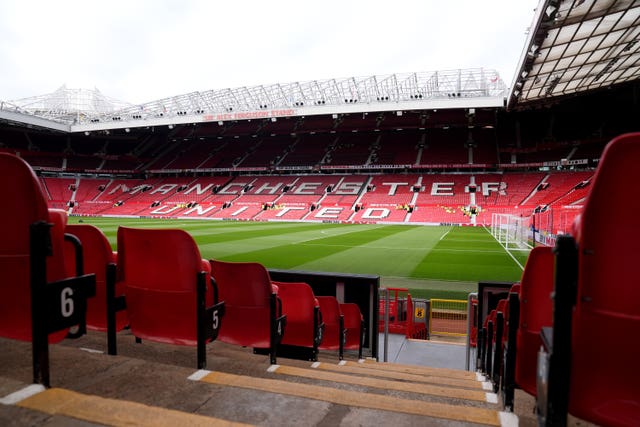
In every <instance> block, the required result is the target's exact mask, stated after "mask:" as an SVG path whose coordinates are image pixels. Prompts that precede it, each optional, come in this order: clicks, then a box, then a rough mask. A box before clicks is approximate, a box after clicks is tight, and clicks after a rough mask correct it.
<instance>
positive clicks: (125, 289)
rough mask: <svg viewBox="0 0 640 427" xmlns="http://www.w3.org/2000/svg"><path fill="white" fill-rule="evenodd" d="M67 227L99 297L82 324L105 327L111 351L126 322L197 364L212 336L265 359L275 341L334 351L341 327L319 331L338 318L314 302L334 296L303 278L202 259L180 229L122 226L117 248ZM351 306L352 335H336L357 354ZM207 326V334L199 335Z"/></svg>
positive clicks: (312, 352) (94, 233)
mask: <svg viewBox="0 0 640 427" xmlns="http://www.w3.org/2000/svg"><path fill="white" fill-rule="evenodd" d="M67 230H68V232H70V233H74V234H75V235H77V236H78V237H79V238H80V240H81V241H82V242H83V243H84V244H85V247H86V256H85V257H84V269H85V270H86V271H94V272H95V273H96V277H97V286H98V292H97V295H98V296H97V297H96V298H94V299H92V300H91V301H90V303H89V304H90V305H89V310H88V326H89V328H91V329H95V330H101V331H104V330H109V334H108V336H109V339H108V340H109V344H108V348H109V353H111V354H116V353H117V345H116V335H115V334H116V332H117V331H120V330H122V329H123V328H124V327H125V326H127V325H128V326H129V327H130V329H131V331H132V333H133V335H134V336H136V337H137V339H138V341H141V340H142V339H146V340H151V341H158V342H165V343H172V344H181V345H192V346H194V345H195V346H197V347H198V366H199V367H204V366H205V364H206V357H205V354H204V345H205V342H206V341H211V340H213V339H215V338H216V337H217V339H219V340H220V341H223V342H227V343H230V344H235V345H241V346H250V347H253V348H254V349H256V352H268V353H269V354H270V361H271V363H276V354H277V353H278V350H277V349H278V348H279V345H280V346H294V347H297V348H302V349H307V350H309V351H308V354H309V356H308V358H309V359H312V360H315V359H316V357H317V352H318V348H320V349H330V348H331V349H332V348H334V346H335V344H333V343H334V342H338V338H335V339H333V340H332V338H333V335H336V336H337V335H338V333H339V332H337V330H338V329H337V327H336V328H335V329H336V333H335V334H331V333H329V334H328V335H324V337H323V335H322V330H323V328H324V327H325V325H326V327H327V328H328V330H329V329H331V328H332V325H333V324H337V323H338V321H337V320H332V316H331V314H330V311H329V310H330V309H329V307H330V304H329V305H328V306H327V307H325V308H324V309H323V310H322V311H321V305H323V304H324V305H326V304H327V303H323V304H320V303H319V300H320V301H324V300H325V299H329V300H330V299H331V298H332V299H333V301H335V302H336V304H337V300H336V299H335V297H318V298H317V299H316V297H315V296H314V295H313V291H312V290H311V287H310V286H309V285H307V284H306V283H275V282H272V281H271V279H270V277H269V273H268V271H267V270H266V269H265V268H264V266H262V265H261V264H258V263H230V262H223V261H218V260H211V261H206V260H202V259H201V257H200V253H199V250H198V248H197V246H196V244H195V242H194V241H193V239H192V238H191V236H190V235H189V234H188V233H186V232H185V231H183V230H166V229H163V230H151V229H135V228H127V227H120V228H119V230H118V249H119V251H118V252H117V254H116V253H114V252H113V251H112V250H111V247H110V245H109V242H108V240H107V239H106V237H105V236H104V234H103V233H102V232H101V231H100V230H99V229H97V228H96V227H94V226H92V225H88V224H78V225H69V226H68V227H67ZM116 265H117V268H116ZM67 268H69V269H73V268H75V266H74V265H70V266H68V267H67ZM109 269H113V270H114V271H117V272H112V273H111V282H112V283H113V284H112V285H111V287H110V288H109V291H107V283H108V282H109V281H110V280H109V274H110V273H109ZM116 276H117V277H116ZM213 278H215V280H214V279H213ZM200 287H202V288H203V292H204V305H203V304H202V303H201V302H199V303H198V305H197V307H198V308H197V309H194V307H196V304H194V301H196V300H198V295H197V293H198V289H199V288H200ZM108 295H109V296H108ZM125 296H126V297H125ZM221 301H224V305H222V303H221ZM354 305H355V304H346V305H344V306H345V307H346V308H345V311H347V312H349V319H350V322H351V325H353V324H354V321H353V320H352V319H353V318H356V322H355V323H356V324H357V328H358V329H357V330H356V329H355V327H354V326H350V329H347V330H348V331H351V330H353V332H352V333H349V334H347V333H346V332H340V333H341V334H343V335H345V336H348V337H349V338H350V342H349V343H348V346H347V348H353V345H354V341H355V342H357V343H358V347H356V348H357V349H358V350H359V356H360V357H361V355H362V339H360V337H361V336H362V333H363V331H364V329H363V327H362V315H361V314H360V311H359V308H358V306H357V305H355V307H353V306H354ZM108 306H111V307H112V309H110V310H108V309H107V307H108ZM214 307H217V308H214ZM354 308H355V310H354ZM207 310H209V312H208V313H207ZM356 310H357V311H356ZM107 313H110V314H109V315H107ZM321 313H324V318H325V319H326V321H325V322H324V323H323V321H322V314H321ZM223 315H224V319H223V318H222V316H223ZM336 316H337V315H336ZM108 318H109V319H111V320H110V322H112V326H111V327H109V325H108V323H109V322H108V321H107V319H108ZM194 319H195V321H194ZM193 325H197V326H196V328H194V327H193ZM285 325H286V327H285ZM285 330H286V331H287V333H286V334H285V333H284V332H285ZM214 331H215V333H214ZM340 331H344V328H340ZM207 332H208V333H209V335H208V336H201V334H202V333H207ZM354 337H356V338H355V340H354ZM340 342H342V341H340ZM340 357H342V351H340Z"/></svg>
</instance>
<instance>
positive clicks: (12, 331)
mask: <svg viewBox="0 0 640 427" xmlns="http://www.w3.org/2000/svg"><path fill="white" fill-rule="evenodd" d="M0 174H1V175H2V176H1V177H0V178H1V179H0V196H1V197H2V201H3V203H4V204H5V205H6V207H5V208H4V209H1V210H0V224H1V225H0V227H2V239H1V241H0V292H1V293H2V298H0V336H3V337H7V338H12V339H18V340H22V341H32V342H33V357H34V382H36V383H38V382H42V383H43V384H44V385H45V386H49V360H48V350H47V344H48V343H49V342H59V341H61V340H62V339H64V338H65V336H67V334H68V331H69V327H70V326H75V325H80V329H79V331H80V333H82V332H84V327H83V325H84V323H85V314H86V300H87V297H89V296H91V294H92V292H93V291H95V277H94V276H93V275H87V276H82V277H68V276H67V274H66V269H65V263H64V226H65V224H66V220H67V215H66V213H65V212H64V211H57V210H52V211H49V210H48V208H47V203H46V200H45V197H44V194H43V192H42V189H41V188H40V184H39V182H38V179H37V177H36V175H35V174H34V172H33V170H31V168H30V167H29V165H28V164H27V163H26V162H25V161H24V160H22V159H20V158H19V157H16V156H13V155H10V154H6V153H0Z"/></svg>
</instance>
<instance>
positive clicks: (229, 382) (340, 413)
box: [0, 331, 518, 426]
mask: <svg viewBox="0 0 640 427" xmlns="http://www.w3.org/2000/svg"><path fill="white" fill-rule="evenodd" d="M126 334H128V331H125V332H123V333H121V334H120V335H126ZM118 340H119V341H120V342H119V355H118V356H108V355H106V354H105V353H104V351H105V350H106V349H105V346H106V340H105V336H104V335H103V334H101V333H98V332H91V331H90V333H89V334H88V335H86V336H84V337H82V338H80V339H78V340H73V341H72V340H65V341H64V342H63V343H61V344H56V345H52V346H51V351H50V353H51V372H52V374H51V380H52V385H53V387H54V388H52V389H48V390H43V389H41V388H39V387H37V386H35V387H34V386H33V385H29V382H30V380H31V378H30V373H31V371H30V369H31V363H30V362H31V361H30V349H31V345H30V344H29V343H23V342H18V341H12V340H7V339H0V359H1V360H0V362H1V363H0V402H2V403H4V404H1V405H0V424H2V425H7V424H11V425H16V426H23V425H24V426H27V425H40V424H47V425H68V424H72V425H74V426H75V425H80V426H85V425H86V426H89V425H96V424H102V425H153V426H165V425H167V426H168V425H180V424H182V425H189V426H191V425H247V424H248V425H273V426H294V425H295V426H299V425H305V426H307V425H309V426H323V425H394V426H414V425H496V426H497V425H517V422H518V417H517V416H516V415H514V414H512V413H504V412H501V411H500V406H499V404H498V397H497V396H496V395H495V394H494V393H492V392H491V391H490V390H488V388H489V387H490V386H489V384H486V383H484V382H483V378H482V377H480V376H478V375H477V374H476V373H472V372H467V371H462V370H455V369H446V368H430V367H420V366H415V365H401V364H394V363H378V362H375V361H373V360H357V358H355V357H353V356H349V355H348V356H347V360H346V361H342V362H341V361H339V360H338V358H337V355H336V354H335V353H334V352H324V353H323V352H321V354H320V357H319V360H320V361H319V362H316V363H313V364H312V363H311V362H306V361H300V360H292V359H285V358H279V359H278V361H279V362H280V363H281V364H280V365H269V363H268V360H267V359H266V358H264V356H262V355H254V354H253V353H252V351H251V350H250V349H246V348H242V347H238V346H231V345H227V344H224V343H220V342H214V343H211V344H209V345H208V347H207V352H208V355H207V360H208V363H209V365H208V369H207V370H196V369H195V360H194V351H193V349H192V348H189V347H179V346H167V345H163V344H157V343H150V342H143V343H142V344H136V343H135V340H133V337H131V336H128V337H127V336H119V337H118ZM15 392H18V393H19V394H13V393H15ZM20 393H22V394H20ZM30 393H33V394H30Z"/></svg>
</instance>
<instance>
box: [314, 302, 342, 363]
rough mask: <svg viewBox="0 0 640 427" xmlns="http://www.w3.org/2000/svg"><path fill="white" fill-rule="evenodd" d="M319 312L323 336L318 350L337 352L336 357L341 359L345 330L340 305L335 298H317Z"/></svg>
mask: <svg viewBox="0 0 640 427" xmlns="http://www.w3.org/2000/svg"><path fill="white" fill-rule="evenodd" d="M317 298H318V302H319V303H320V312H321V313H322V321H323V322H324V335H323V337H322V343H320V349H323V350H338V357H339V358H340V360H342V358H343V349H344V340H345V329H344V315H343V314H342V312H341V311H340V303H338V300H337V299H336V297H332V296H319V297H317Z"/></svg>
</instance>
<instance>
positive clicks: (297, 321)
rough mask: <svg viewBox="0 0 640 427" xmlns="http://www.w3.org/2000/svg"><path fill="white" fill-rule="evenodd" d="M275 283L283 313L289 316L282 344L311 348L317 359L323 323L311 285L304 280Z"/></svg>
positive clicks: (313, 355)
mask: <svg viewBox="0 0 640 427" xmlns="http://www.w3.org/2000/svg"><path fill="white" fill-rule="evenodd" d="M274 285H276V286H277V287H278V297H279V298H280V300H281V301H282V313H283V314H284V315H286V316H287V327H286V333H285V334H284V336H283V337H282V341H281V343H280V344H281V345H283V346H284V345H289V346H298V347H308V348H311V349H312V357H311V358H312V360H316V359H317V353H318V345H319V344H320V341H321V340H322V329H321V328H323V325H322V320H321V319H320V305H319V303H318V300H317V299H316V297H315V295H314V294H313V290H312V289H311V286H309V285H308V284H306V283H303V282H299V283H286V282H274Z"/></svg>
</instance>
